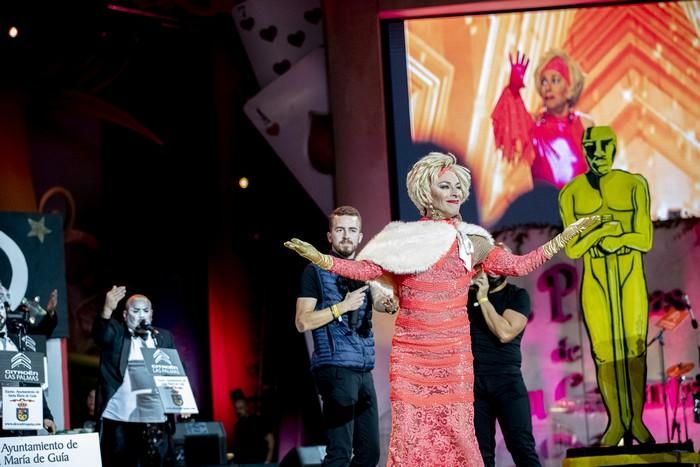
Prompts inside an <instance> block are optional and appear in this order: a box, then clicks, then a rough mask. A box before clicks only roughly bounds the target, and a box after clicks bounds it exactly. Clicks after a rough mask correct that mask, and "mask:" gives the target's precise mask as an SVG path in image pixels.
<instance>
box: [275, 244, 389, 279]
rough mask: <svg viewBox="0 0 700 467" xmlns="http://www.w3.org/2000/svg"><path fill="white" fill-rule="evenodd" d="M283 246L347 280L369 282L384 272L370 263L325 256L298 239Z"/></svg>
mask: <svg viewBox="0 0 700 467" xmlns="http://www.w3.org/2000/svg"><path fill="white" fill-rule="evenodd" d="M284 246H286V247H287V248H289V249H290V250H292V251H295V252H297V253H298V254H299V255H300V256H303V257H304V258H306V259H308V260H309V261H311V262H312V263H314V264H316V265H318V266H319V267H321V268H323V269H326V270H328V271H331V272H334V273H336V274H338V275H339V276H343V277H347V278H349V279H355V280H358V281H369V280H372V279H376V278H377V277H379V276H381V275H382V274H384V270H383V269H382V268H381V266H379V265H377V264H375V263H373V262H371V261H366V260H363V261H354V260H347V259H342V258H335V257H333V256H331V255H325V254H323V253H321V252H319V251H318V250H317V249H316V248H315V247H314V246H313V245H311V244H310V243H306V242H304V241H302V240H299V239H298V238H293V239H291V240H290V241H288V242H284Z"/></svg>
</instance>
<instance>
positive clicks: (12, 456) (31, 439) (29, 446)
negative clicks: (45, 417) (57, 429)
mask: <svg viewBox="0 0 700 467" xmlns="http://www.w3.org/2000/svg"><path fill="white" fill-rule="evenodd" d="M5 465H31V466H34V467H36V466H43V465H51V466H64V467H101V466H102V459H100V441H99V438H98V435H97V433H86V434H79V435H55V436H25V437H21V438H0V466H5Z"/></svg>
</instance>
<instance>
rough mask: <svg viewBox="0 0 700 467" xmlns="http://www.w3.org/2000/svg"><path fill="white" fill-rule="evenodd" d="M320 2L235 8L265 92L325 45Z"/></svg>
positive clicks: (258, 1) (268, 1)
mask: <svg viewBox="0 0 700 467" xmlns="http://www.w3.org/2000/svg"><path fill="white" fill-rule="evenodd" d="M320 4H321V2H320V0H247V1H244V2H242V3H239V4H238V5H236V6H235V7H234V8H233V18H234V20H235V23H236V29H237V30H238V34H239V35H240V37H241V41H242V42H243V47H244V48H245V50H246V53H247V54H248V59H249V60H250V63H251V65H252V67H253V71H254V72H255V76H256V78H257V79H258V84H259V85H260V87H261V88H263V87H265V86H267V85H268V84H270V83H271V82H272V81H274V80H275V79H277V78H278V77H280V76H281V75H283V74H285V73H287V72H288V71H289V70H290V69H291V67H292V66H293V65H294V64H295V63H297V62H298V61H299V60H301V59H302V57H304V56H305V55H307V54H308V53H309V52H311V51H312V50H314V49H316V48H318V47H319V46H321V45H322V43H323V31H322V29H321V20H322V19H323V14H322V12H321V8H320Z"/></svg>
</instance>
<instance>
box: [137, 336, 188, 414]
mask: <svg viewBox="0 0 700 467" xmlns="http://www.w3.org/2000/svg"><path fill="white" fill-rule="evenodd" d="M142 353H143V361H144V363H145V364H146V370H147V371H148V372H149V373H151V374H152V375H153V380H154V381H155V384H156V388H157V389H158V394H159V395H160V401H161V403H162V404H163V411H164V412H165V413H174V414H193V413H199V409H197V402H196V401H195V400H194V394H193V393H192V387H191V386H190V381H189V379H187V375H186V374H185V369H184V368H183V366H182V362H181V361H180V355H179V354H178V353H177V350H175V349H164V348H160V349H142Z"/></svg>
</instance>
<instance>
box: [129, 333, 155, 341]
mask: <svg viewBox="0 0 700 467" xmlns="http://www.w3.org/2000/svg"><path fill="white" fill-rule="evenodd" d="M150 334H151V333H150V331H132V332H131V336H132V337H140V338H141V339H143V340H148V336H149V335H150Z"/></svg>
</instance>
